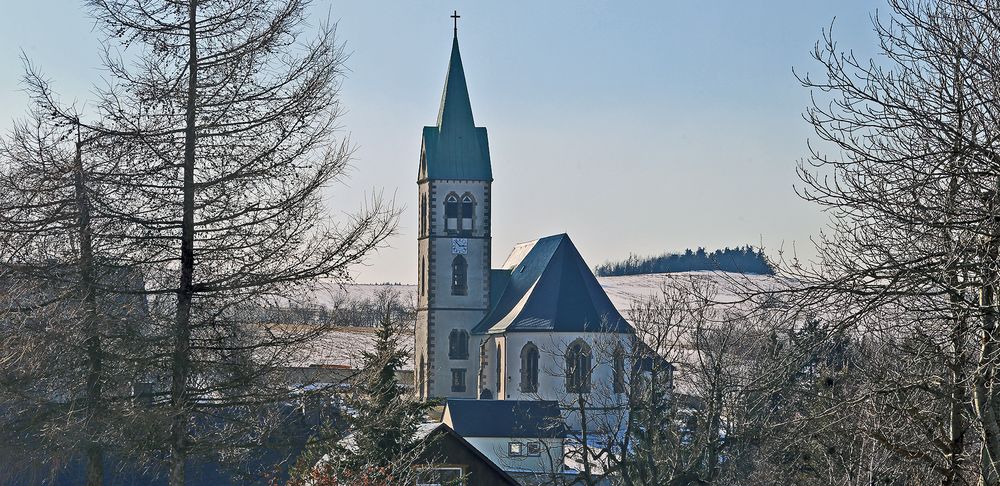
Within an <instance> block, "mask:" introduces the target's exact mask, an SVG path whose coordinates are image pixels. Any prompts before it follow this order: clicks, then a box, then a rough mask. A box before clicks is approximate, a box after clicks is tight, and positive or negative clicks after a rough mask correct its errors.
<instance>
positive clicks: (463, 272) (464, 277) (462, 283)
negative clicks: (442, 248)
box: [451, 255, 469, 295]
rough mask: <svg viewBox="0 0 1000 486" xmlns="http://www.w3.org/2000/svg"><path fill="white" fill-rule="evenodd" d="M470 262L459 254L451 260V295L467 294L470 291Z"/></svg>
mask: <svg viewBox="0 0 1000 486" xmlns="http://www.w3.org/2000/svg"><path fill="white" fill-rule="evenodd" d="M468 274H469V264H468V263H466V262H465V257H463V256H462V255H458V256H456V257H455V259H454V260H452V261H451V295H465V294H467V293H468V292H469V282H468V280H469V276H468Z"/></svg>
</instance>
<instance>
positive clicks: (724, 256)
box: [594, 245, 774, 277]
mask: <svg viewBox="0 0 1000 486" xmlns="http://www.w3.org/2000/svg"><path fill="white" fill-rule="evenodd" d="M695 270H720V271H723V272H738V273H748V274H754V275H774V267H772V266H771V264H770V263H769V262H768V261H767V257H766V256H764V252H762V251H760V250H758V249H755V248H754V247H752V246H750V245H747V246H743V247H736V248H729V247H726V248H725V249H722V250H715V251H713V252H711V253H708V252H706V251H705V249H704V248H698V249H697V250H694V251H692V250H691V249H690V248H689V249H687V250H685V251H684V253H665V254H662V255H659V256H639V255H634V254H633V255H629V257H628V258H626V259H625V260H622V261H618V262H607V263H604V264H602V265H598V266H596V267H595V268H594V273H596V274H597V275H598V276H599V277H617V276H621V275H641V274H644V273H673V272H690V271H695Z"/></svg>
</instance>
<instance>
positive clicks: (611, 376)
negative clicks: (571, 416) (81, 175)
mask: <svg viewBox="0 0 1000 486" xmlns="http://www.w3.org/2000/svg"><path fill="white" fill-rule="evenodd" d="M492 184H493V172H492V166H491V161H490V149H489V138H488V136H487V131H486V128H485V127H477V126H476V124H475V121H474V119H473V116H472V105H471V103H470V99H469V90H468V86H467V84H466V79H465V72H464V70H463V67H462V58H461V54H460V53H459V45H458V35H457V29H456V33H455V37H454V39H453V42H452V47H451V59H450V62H449V66H448V73H447V77H446V80H445V85H444V92H443V94H442V95H441V105H440V110H439V112H438V118H437V124H436V125H435V126H428V127H424V129H423V136H422V143H421V148H420V165H419V173H418V177H417V185H418V188H419V190H418V208H419V213H420V215H419V225H418V228H419V230H418V238H417V239H418V257H419V262H418V279H417V282H418V283H417V322H416V329H415V340H416V342H415V347H414V361H415V363H414V365H415V373H414V380H415V384H414V385H415V390H416V394H417V396H418V397H419V398H420V399H422V400H427V399H441V398H446V399H476V400H515V401H517V400H545V401H556V402H559V403H564V404H565V403H574V398H573V397H579V396H580V395H581V394H584V395H587V396H591V395H596V394H598V393H600V394H601V395H602V396H609V397H614V396H615V395H618V396H622V394H623V393H624V391H625V390H624V388H625V386H624V380H625V371H626V369H628V366H630V364H629V363H626V360H627V357H628V356H630V351H631V350H630V349H629V348H630V346H631V345H632V343H633V342H634V335H635V331H634V330H633V328H632V326H631V325H630V324H629V323H628V322H627V321H626V320H625V318H624V317H623V316H622V315H621V314H620V313H619V311H618V310H617V309H616V308H615V306H614V305H613V304H612V302H611V300H610V299H609V298H608V296H607V294H606V293H605V291H604V290H603V289H602V288H601V285H600V284H599V283H598V281H597V279H596V278H595V277H594V274H593V273H592V272H591V270H590V268H589V266H588V265H587V263H586V262H585V261H584V260H583V258H582V256H581V255H580V253H579V251H577V249H576V247H575V246H574V245H573V242H572V240H571V239H570V238H569V236H567V235H565V234H559V235H553V236H546V237H543V238H539V239H537V240H534V241H530V242H526V243H522V244H519V245H517V246H515V247H514V248H513V249H512V250H511V251H510V253H509V256H508V257H507V259H506V261H505V263H504V264H503V265H502V266H501V268H497V269H494V268H491V258H492V254H493V248H492V246H491V232H490V231H491V230H490V228H491V223H492V215H491V210H490V208H491V205H492V202H493V200H492V192H491V187H492Z"/></svg>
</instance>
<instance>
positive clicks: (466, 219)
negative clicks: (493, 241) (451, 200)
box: [461, 193, 475, 233]
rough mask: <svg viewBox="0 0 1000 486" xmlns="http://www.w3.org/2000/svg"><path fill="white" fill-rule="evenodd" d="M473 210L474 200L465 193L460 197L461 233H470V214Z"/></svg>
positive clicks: (470, 195)
mask: <svg viewBox="0 0 1000 486" xmlns="http://www.w3.org/2000/svg"><path fill="white" fill-rule="evenodd" d="M474 208H475V200H474V199H472V194H469V193H465V194H464V195H463V196H462V211H461V216H462V222H461V223H462V225H461V230H462V232H466V233H471V232H472V214H473V209H474Z"/></svg>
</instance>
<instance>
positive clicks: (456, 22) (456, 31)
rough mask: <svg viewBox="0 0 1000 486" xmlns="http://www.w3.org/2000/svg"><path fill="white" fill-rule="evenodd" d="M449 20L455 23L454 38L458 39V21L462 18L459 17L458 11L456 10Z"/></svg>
mask: <svg viewBox="0 0 1000 486" xmlns="http://www.w3.org/2000/svg"><path fill="white" fill-rule="evenodd" d="M451 18H452V19H453V20H454V21H455V37H458V19H460V18H462V16H461V15H459V14H458V10H456V11H455V12H454V13H453V14H451Z"/></svg>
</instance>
